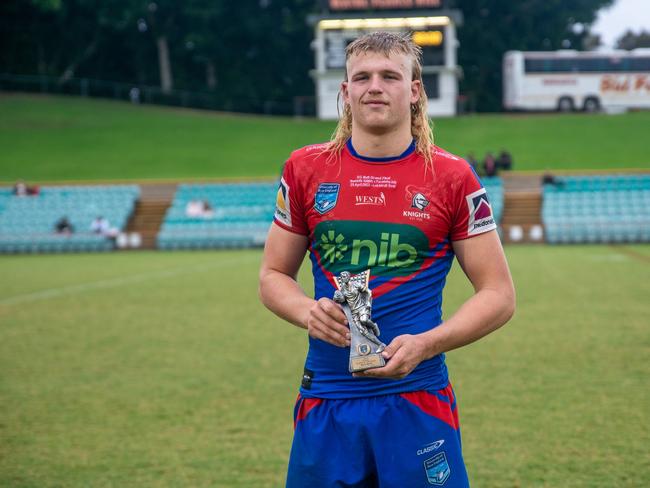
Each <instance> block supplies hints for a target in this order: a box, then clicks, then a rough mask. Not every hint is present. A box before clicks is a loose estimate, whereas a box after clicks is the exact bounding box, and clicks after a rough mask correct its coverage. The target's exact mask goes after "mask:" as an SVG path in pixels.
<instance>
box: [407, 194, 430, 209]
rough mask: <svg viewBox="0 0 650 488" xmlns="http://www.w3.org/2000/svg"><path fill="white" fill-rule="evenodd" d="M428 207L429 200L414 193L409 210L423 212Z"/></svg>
mask: <svg viewBox="0 0 650 488" xmlns="http://www.w3.org/2000/svg"><path fill="white" fill-rule="evenodd" d="M427 205H429V200H427V197H425V196H424V195H423V194H422V193H416V194H415V195H413V200H412V201H411V208H417V209H418V210H424V209H425V208H427Z"/></svg>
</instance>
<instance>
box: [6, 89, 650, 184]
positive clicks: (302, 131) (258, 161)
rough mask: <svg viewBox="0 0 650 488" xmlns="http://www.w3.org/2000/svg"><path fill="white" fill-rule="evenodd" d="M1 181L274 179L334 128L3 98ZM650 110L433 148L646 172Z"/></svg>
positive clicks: (466, 127) (455, 126)
mask: <svg viewBox="0 0 650 488" xmlns="http://www.w3.org/2000/svg"><path fill="white" fill-rule="evenodd" d="M0 114H2V117H0V147H2V151H0V181H4V182H6V183H10V182H14V181H15V180H16V179H19V178H23V179H27V180H30V181H40V182H43V181H69V180H97V179H111V180H124V179H144V178H155V179H159V178H176V179H177V178H203V177H218V178H227V177H259V176H276V175H277V174H278V172H279V170H280V167H281V165H282V163H283V162H284V161H285V159H286V158H287V156H288V155H289V153H290V152H291V151H292V150H293V149H295V148H297V147H300V146H303V145H307V144H312V143H315V142H322V141H325V140H327V139H328V138H329V136H330V134H331V132H332V130H333V129H334V124H333V123H331V122H321V121H316V120H313V119H304V120H294V119H290V118H277V117H275V118H270V117H253V116H242V115H226V114H216V113H210V112H201V111H190V110H178V109H170V108H161V107H152V106H133V105H130V104H127V103H121V102H110V101H103V100H90V99H82V98H74V97H40V96H28V95H7V94H0ZM649 126H650V112H639V113H631V114H626V115H616V116H608V115H555V114H548V115H476V116H466V117H458V118H453V119H439V120H436V121H435V135H436V142H437V144H439V145H440V146H442V147H444V148H445V149H447V150H449V151H452V152H455V153H457V154H460V155H462V156H465V155H467V153H468V152H469V151H474V152H475V154H476V155H477V157H479V158H482V156H483V155H484V154H485V152H487V151H493V152H498V151H499V150H500V149H501V148H507V149H509V150H510V151H511V152H512V154H513V156H514V160H515V169H518V170H544V169H547V168H548V169H552V170H559V169H560V170H562V169H580V170H582V169H610V170H611V169H621V168H639V169H646V170H647V169H648V168H650V153H649V152H648V150H647V141H646V139H647V137H646V132H647V128H648V127H649Z"/></svg>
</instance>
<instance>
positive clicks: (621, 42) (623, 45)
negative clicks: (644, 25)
mask: <svg viewBox="0 0 650 488" xmlns="http://www.w3.org/2000/svg"><path fill="white" fill-rule="evenodd" d="M639 47H649V48H650V32H648V31H646V30H641V31H639V33H638V34H635V33H634V32H632V31H631V30H629V29H628V30H627V31H626V32H625V34H623V35H622V36H621V37H619V38H618V40H617V41H616V48H617V49H626V50H628V51H630V50H632V49H637V48H639Z"/></svg>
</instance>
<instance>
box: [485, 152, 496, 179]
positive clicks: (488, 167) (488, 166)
mask: <svg viewBox="0 0 650 488" xmlns="http://www.w3.org/2000/svg"><path fill="white" fill-rule="evenodd" d="M483 169H484V170H485V176H489V177H491V176H496V175H497V172H498V168H497V163H496V161H495V160H494V156H493V155H492V153H490V152H489V153H487V154H486V155H485V159H484V160H483Z"/></svg>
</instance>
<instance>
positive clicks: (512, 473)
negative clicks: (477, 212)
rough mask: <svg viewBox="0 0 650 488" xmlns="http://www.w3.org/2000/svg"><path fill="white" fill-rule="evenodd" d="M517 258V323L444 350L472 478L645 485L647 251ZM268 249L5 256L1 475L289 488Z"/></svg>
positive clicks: (297, 365) (298, 343)
mask: <svg viewBox="0 0 650 488" xmlns="http://www.w3.org/2000/svg"><path fill="white" fill-rule="evenodd" d="M126 108H128V107H126ZM192 117H195V116H194V115H192ZM506 251H507V254H508V258H509V261H510V265H511V268H512V271H513V276H514V279H515V282H516V285H517V290H518V311H517V314H516V316H515V318H514V319H513V320H512V322H511V323H510V324H509V325H507V326H506V327H505V328H504V329H502V330H500V331H499V332H497V333H495V334H493V335H492V336H490V337H488V338H487V339H485V340H483V341H481V342H479V343H477V344H474V345H471V346H469V347H466V348H464V349H462V350H459V351H455V352H452V353H450V354H449V355H448V363H449V365H450V370H451V374H452V379H453V380H454V386H455V389H456V392H457V394H458V397H459V401H460V415H461V423H462V427H463V441H464V451H465V457H466V462H467V466H468V470H469V474H470V478H471V480H472V481H473V483H474V484H473V486H476V487H495V488H503V487H549V488H550V487H590V488H591V487H607V488H609V487H612V486H617V487H619V486H622V487H644V486H650V459H649V458H648V445H650V424H649V423H648V422H647V415H648V412H650V398H649V395H648V375H649V374H650V354H649V353H650V340H649V335H648V326H649V318H648V296H650V281H649V280H648V276H649V274H648V272H649V271H650V246H627V247H607V246H589V247H587V246H558V247H545V246H539V247H537V246H535V247H527V246H519V247H509V248H507V249H506ZM259 260H260V252H259V251H240V252H196V253H154V252H152V253H146V252H141V253H114V254H97V255H74V256H73V255H47V256H10V257H1V258H0V276H2V280H0V486H3V487H4V486H7V487H39V488H40V487H55V486H65V487H86V486H92V487H125V486H133V487H143V486H152V487H186V486H187V487H190V486H191V487H203V486H214V487H252V486H256V487H278V486H282V483H283V478H284V473H285V463H286V460H287V456H288V453H289V447H290V439H291V432H292V419H291V412H292V406H293V401H294V398H295V395H296V391H297V386H298V383H299V379H300V374H301V371H302V361H303V358H304V353H305V347H306V338H305V334H304V333H303V331H300V330H298V329H296V328H294V327H292V326H290V325H287V324H285V323H283V322H282V321H281V320H279V319H277V318H274V317H273V316H272V315H271V314H270V313H269V312H267V311H265V310H264V309H263V307H262V306H261V305H260V304H259V303H258V300H257V297H256V280H257V268H258V264H259ZM308 274H309V270H308V269H306V268H304V267H303V270H302V271H301V281H303V283H304V284H305V285H304V286H305V288H306V289H310V285H309V283H308ZM470 292H471V290H470V287H469V285H468V283H467V282H466V280H465V279H464V278H463V277H462V274H461V273H460V271H459V270H458V268H457V267H454V269H453V270H452V274H451V276H450V280H449V283H448V286H447V289H446V295H445V309H446V311H447V313H449V311H451V310H453V309H455V307H457V306H458V304H459V303H461V301H462V300H464V299H465V298H466V297H467V296H468V295H469V294H470Z"/></svg>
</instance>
